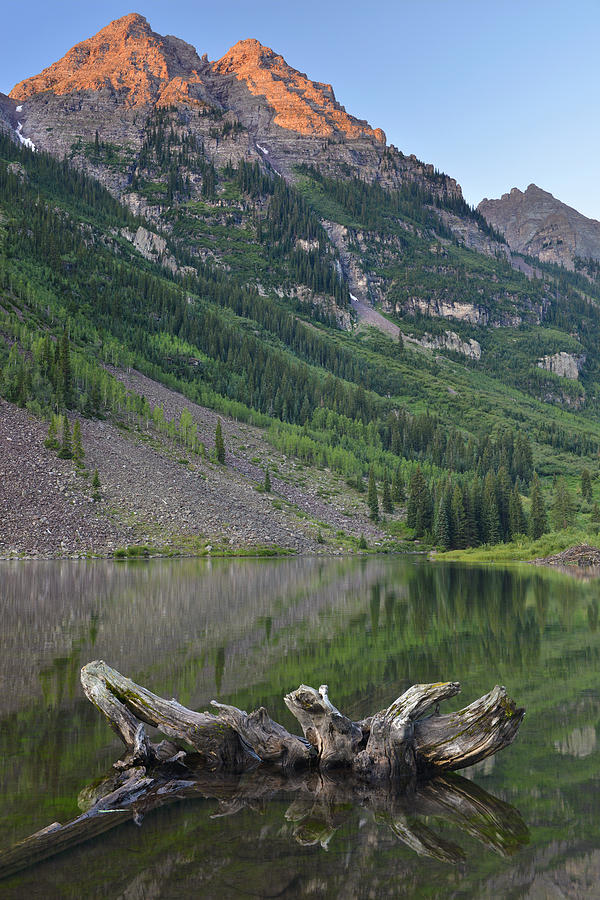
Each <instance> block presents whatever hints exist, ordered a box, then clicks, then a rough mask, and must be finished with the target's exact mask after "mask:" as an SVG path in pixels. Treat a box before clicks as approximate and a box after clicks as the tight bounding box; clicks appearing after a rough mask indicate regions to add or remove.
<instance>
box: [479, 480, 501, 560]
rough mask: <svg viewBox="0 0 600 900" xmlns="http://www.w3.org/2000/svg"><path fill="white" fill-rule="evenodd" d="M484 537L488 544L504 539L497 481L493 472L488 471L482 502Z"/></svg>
mask: <svg viewBox="0 0 600 900" xmlns="http://www.w3.org/2000/svg"><path fill="white" fill-rule="evenodd" d="M481 517H482V522H483V537H484V540H485V542H486V544H497V543H498V542H499V541H501V540H502V532H501V524H500V511H499V509H498V497H497V483H496V476H495V475H494V473H493V472H491V471H490V472H488V473H487V475H486V476H485V480H484V482H483V496H482V503H481Z"/></svg>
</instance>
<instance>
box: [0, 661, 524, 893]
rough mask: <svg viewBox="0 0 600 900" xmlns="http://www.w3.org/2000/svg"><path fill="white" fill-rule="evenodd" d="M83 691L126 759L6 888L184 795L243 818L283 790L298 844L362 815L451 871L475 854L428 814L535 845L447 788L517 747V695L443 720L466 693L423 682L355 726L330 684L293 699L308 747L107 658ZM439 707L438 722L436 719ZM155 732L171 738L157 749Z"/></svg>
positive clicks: (38, 843) (32, 848)
mask: <svg viewBox="0 0 600 900" xmlns="http://www.w3.org/2000/svg"><path fill="white" fill-rule="evenodd" d="M81 683H82V685H83V689H84V691H85V693H86V695H87V697H88V698H89V699H90V700H91V702H92V703H93V704H94V705H95V706H96V707H97V708H98V709H99V710H100V712H102V713H103V715H104V716H105V717H106V718H107V720H108V722H109V724H110V725H111V727H112V728H113V729H114V730H115V731H116V732H117V734H118V735H119V736H120V737H121V739H122V741H123V743H124V744H125V746H126V748H127V750H126V754H125V755H124V757H123V758H122V759H120V760H119V761H118V762H117V763H115V765H114V769H113V773H112V774H111V775H110V776H109V777H107V778H105V779H104V780H103V781H102V782H101V783H100V784H99V785H95V786H92V787H90V788H88V789H86V790H85V791H84V792H82V795H80V806H82V807H83V808H85V812H84V813H83V814H82V815H81V816H78V817H77V818H76V819H74V820H73V821H71V822H68V823H67V824H65V825H60V824H59V823H58V822H54V823H53V824H52V825H49V826H48V827H47V828H44V829H42V830H41V831H39V832H37V833H36V834H34V835H31V837H29V838H27V839H26V840H25V841H22V842H21V843H20V844H17V845H16V846H15V847H13V848H11V849H10V850H8V851H7V852H5V853H2V854H0V879H2V878H6V877H10V876H11V875H14V874H15V873H16V872H18V871H20V870H22V869H24V868H27V867H28V866H30V865H33V864H34V863H36V862H41V861H42V860H43V859H47V858H49V857H51V856H54V855H55V854H56V853H60V852H62V851H64V850H67V849H70V848H72V847H74V846H76V845H78V844H80V843H82V842H83V841H87V840H89V839H90V838H94V837H96V836H98V835H100V834H102V833H103V832H105V831H107V830H108V829H110V828H113V827H115V826H117V825H119V824H121V823H123V822H125V821H128V820H131V819H133V821H134V822H136V823H137V824H140V823H141V821H142V819H143V817H144V815H146V814H147V813H148V812H150V811H151V810H153V809H155V808H157V807H160V806H162V805H164V804H165V803H169V802H172V801H174V800H177V799H181V798H184V797H198V796H202V797H211V798H218V799H219V801H220V804H221V813H220V814H221V815H231V814H233V813H235V812H237V811H238V810H239V809H242V808H243V807H244V806H246V805H252V803H254V802H256V801H263V800H267V799H269V798H270V797H273V796H277V795H279V794H280V793H281V792H282V791H284V792H288V793H293V794H294V795H295V799H294V801H293V802H292V804H291V806H290V807H289V809H288V811H287V813H286V819H288V821H291V822H293V835H294V838H295V839H296V840H297V841H299V842H300V843H302V844H315V843H320V844H321V845H322V846H323V847H326V846H327V843H328V842H329V840H330V839H331V837H332V835H333V834H334V832H335V831H336V830H337V828H339V827H340V825H341V824H342V822H343V821H345V818H346V817H347V816H348V814H349V812H348V810H349V809H350V808H351V807H352V806H353V805H355V804H359V805H360V806H363V807H366V808H368V809H370V810H371V812H372V814H373V816H374V818H375V820H376V821H379V822H381V823H383V824H385V825H388V826H389V827H390V828H391V829H392V831H393V832H394V834H395V835H396V836H397V837H398V838H399V839H400V840H401V841H403V842H404V843H405V844H408V846H409V847H411V848H412V849H413V850H415V852H417V853H419V854H421V855H426V856H430V857H434V858H436V859H440V860H445V861H448V862H460V861H461V860H462V859H464V857H465V854H464V852H463V851H462V849H461V848H460V847H458V846H457V845H456V844H453V843H452V842H450V841H448V840H447V838H445V837H442V836H440V835H437V834H436V833H435V831H434V830H432V829H431V827H430V826H429V824H426V823H425V822H422V821H418V820H416V819H415V815H422V816H425V817H427V818H428V819H429V817H434V818H443V819H446V820H447V821H449V822H451V823H453V824H454V825H457V826H458V827H459V829H461V830H463V831H466V832H467V833H468V834H470V835H472V836H473V837H475V838H477V839H478V840H479V841H481V842H482V843H484V844H485V845H486V846H488V847H490V848H491V849H493V850H495V851H496V852H498V853H501V854H503V855H508V854H511V853H513V852H515V850H517V849H518V848H519V847H521V846H522V845H523V844H524V843H527V841H528V833H527V828H526V826H525V824H524V823H523V820H522V819H521V817H520V815H519V813H518V812H517V811H516V810H515V809H513V807H510V806H508V804H506V803H504V802H503V801H502V800H498V799H497V798H495V797H492V796H490V795H489V794H487V793H486V792H485V791H483V790H482V789H481V788H478V787H477V786H476V785H473V784H471V783H470V782H468V781H466V780H465V779H464V778H458V777H457V776H450V777H438V773H439V771H440V770H444V769H446V770H447V769H460V768H464V767H465V766H469V765H472V764H473V763H475V762H479V761H480V760H482V759H485V758H486V756H490V754H492V753H496V752H497V751H498V750H501V749H502V748H503V747H506V746H508V745H509V744H510V743H511V742H512V741H513V740H514V738H515V735H516V733H517V731H518V729H519V725H520V724H521V721H522V719H523V716H524V714H525V711H524V710H522V709H517V708H516V707H515V704H514V703H513V701H512V700H509V699H508V698H507V696H506V691H505V690H504V688H501V687H495V688H494V689H493V690H492V691H490V693H489V694H486V695H485V696H484V697H480V699H479V700H476V701H475V702H474V703H472V704H471V705H470V706H467V707H466V708H465V709H462V710H459V711H458V712H455V713H450V715H445V716H440V715H438V714H437V704H438V703H439V702H440V701H442V700H445V699H448V698H450V697H454V696H455V695H456V694H457V693H458V692H459V690H460V686H459V685H458V684H457V683H456V682H445V683H439V684H416V685H413V687H411V688H409V690H407V691H405V693H404V694H402V695H401V696H400V697H398V699H397V700H394V702H393V703H392V704H390V706H388V708H387V709H384V710H382V711H381V712H378V713H376V714H375V715H374V716H370V717H369V718H367V719H363V720H362V721H360V722H352V721H351V720H350V719H348V718H347V717H346V716H344V715H343V714H342V713H340V712H339V710H337V709H336V708H335V706H334V705H333V704H332V702H331V701H330V699H329V696H328V688H327V685H321V687H320V688H319V690H318V691H316V690H315V689H314V688H311V687H307V686H306V685H300V687H299V688H298V689H297V690H296V691H292V692H291V693H290V694H287V695H286V697H285V702H286V705H287V707H288V709H289V710H290V711H291V712H292V713H293V715H294V716H295V717H296V719H298V721H299V723H300V725H301V727H302V731H303V732H304V737H298V736H296V735H293V734H290V733H289V732H288V731H286V729H285V728H284V727H283V726H282V725H279V724H278V723H277V722H274V721H273V720H272V719H271V718H270V717H269V715H268V713H267V711H266V710H265V709H264V708H262V707H261V708H260V709H258V710H256V711H255V712H253V713H250V714H248V713H246V712H243V711H242V710H239V709H237V708H236V707H234V706H226V705H225V704H221V703H216V702H215V701H213V705H214V706H215V707H216V708H217V710H218V713H217V714H216V715H215V714H212V713H199V712H194V711H193V710H191V709H186V707H185V706H182V705H181V704H180V703H178V702H177V701H176V700H164V699H163V698H162V697H158V696H156V695H155V694H152V693H151V692H150V691H148V690H146V688H143V687H140V686H139V685H137V684H134V682H133V681H131V680H130V679H129V678H125V677H124V676H123V675H120V674H119V672H116V671H115V670H114V669H111V667H110V666H107V665H106V663H105V662H102V661H96V662H92V663H89V664H88V665H87V666H84V668H83V669H82V671H81ZM432 707H435V709H436V712H435V713H434V714H433V715H430V717H429V718H425V717H424V716H425V714H426V713H427V712H430V711H431V709H432ZM145 725H152V726H155V727H157V728H158V729H159V730H160V731H162V732H163V733H164V734H165V735H167V738H168V739H167V740H163V741H161V743H160V744H152V743H151V742H150V740H149V738H148V735H147V732H146V729H145ZM114 770H116V771H114ZM419 774H422V775H426V776H428V777H427V780H425V781H423V780H419V779H418V778H417V776H418V775H419ZM429 776H433V777H429Z"/></svg>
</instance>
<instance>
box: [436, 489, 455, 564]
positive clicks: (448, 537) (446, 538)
mask: <svg viewBox="0 0 600 900" xmlns="http://www.w3.org/2000/svg"><path fill="white" fill-rule="evenodd" d="M450 500H451V497H450V493H449V491H448V490H445V489H444V490H443V491H442V494H441V497H440V501H439V503H438V507H437V511H436V514H435V523H434V526H433V539H434V541H435V543H436V546H437V547H439V549H440V550H450V548H451V547H452V525H451V510H450Z"/></svg>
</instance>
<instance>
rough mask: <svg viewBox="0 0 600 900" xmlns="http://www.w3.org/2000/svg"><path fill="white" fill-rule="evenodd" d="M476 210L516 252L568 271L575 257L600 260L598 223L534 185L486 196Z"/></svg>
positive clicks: (572, 267)
mask: <svg viewBox="0 0 600 900" xmlns="http://www.w3.org/2000/svg"><path fill="white" fill-rule="evenodd" d="M477 209H478V210H479V212H480V213H482V215H483V216H484V217H485V218H486V220H487V221H488V222H489V223H490V225H492V226H493V227H494V228H496V229H497V230H498V231H500V232H501V233H502V234H503V235H504V236H505V238H506V239H507V241H508V244H509V246H510V248H511V249H512V250H515V251H517V252H519V253H525V254H526V255H528V256H536V257H537V258H538V259H540V261H542V262H548V263H555V264H558V265H562V266H564V267H565V268H567V269H570V270H573V269H574V268H575V263H576V259H577V258H579V259H580V260H582V261H584V260H588V259H591V260H595V261H598V260H600V222H599V221H598V220H597V219H590V218H588V217H587V216H584V215H583V214H582V213H580V212H579V211H578V210H576V209H575V208H574V207H572V206H569V205H568V204H566V203H563V202H562V201H561V200H558V199H557V198H556V197H554V195H553V194H551V193H550V192H549V191H545V190H543V189H542V188H540V187H538V186H537V185H536V184H533V183H532V184H530V185H529V186H528V187H527V188H526V190H525V191H520V190H519V188H516V187H514V188H512V190H511V191H510V192H508V193H505V194H503V195H502V196H501V197H500V198H499V199H497V200H490V199H488V198H487V197H486V198H484V199H483V200H482V201H481V202H480V203H479V205H478V207H477Z"/></svg>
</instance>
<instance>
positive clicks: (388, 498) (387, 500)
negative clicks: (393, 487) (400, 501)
mask: <svg viewBox="0 0 600 900" xmlns="http://www.w3.org/2000/svg"><path fill="white" fill-rule="evenodd" d="M381 505H382V507H383V511H384V512H386V513H393V512H394V504H393V503H392V495H391V493H390V483H389V481H388V473H387V469H386V470H385V471H384V473H383V490H382V496H381Z"/></svg>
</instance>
